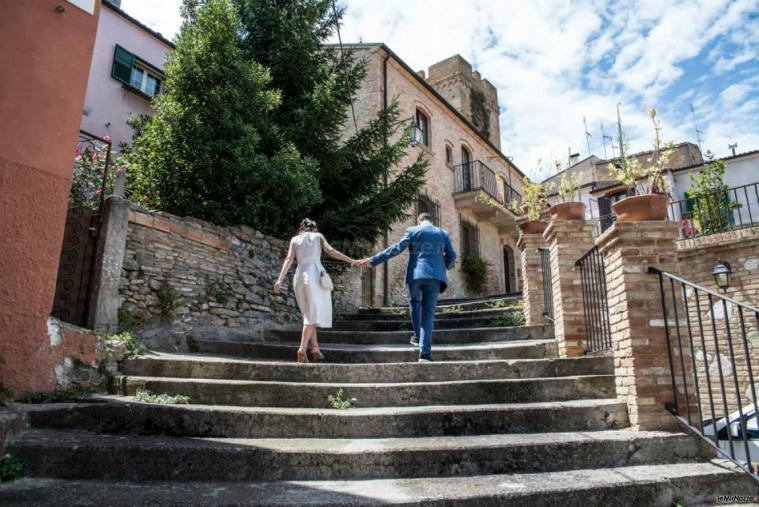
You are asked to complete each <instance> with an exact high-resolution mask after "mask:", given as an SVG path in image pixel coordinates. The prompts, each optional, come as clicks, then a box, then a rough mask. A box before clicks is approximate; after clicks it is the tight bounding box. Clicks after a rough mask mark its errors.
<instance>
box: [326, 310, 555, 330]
mask: <svg viewBox="0 0 759 507" xmlns="http://www.w3.org/2000/svg"><path fill="white" fill-rule="evenodd" d="M513 322H514V319H512V318H511V317H509V316H508V315H507V314H506V312H499V313H498V314H496V315H493V316H482V317H467V318H455V319H438V318H436V319H435V331H440V330H443V329H470V328H483V327H504V326H507V325H509V326H510V325H514V324H513ZM332 329H333V330H336V331H411V329H413V328H412V326H411V319H409V318H408V317H401V318H396V319H377V320H368V319H342V320H336V321H334V322H333V323H332ZM552 332H553V331H552V330H551V333H552Z"/></svg>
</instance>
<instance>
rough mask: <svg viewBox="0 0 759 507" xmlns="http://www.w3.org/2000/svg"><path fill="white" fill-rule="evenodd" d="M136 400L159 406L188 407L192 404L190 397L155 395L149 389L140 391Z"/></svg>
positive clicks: (135, 396)
mask: <svg viewBox="0 0 759 507" xmlns="http://www.w3.org/2000/svg"><path fill="white" fill-rule="evenodd" d="M134 399H135V400H137V401H141V402H143V403H156V404H158V405H187V404H188V403H190V397H189V396H185V395H183V394H175V395H170V394H166V393H162V394H155V393H153V392H152V391H148V390H147V389H138V390H137V392H136V393H135V395H134Z"/></svg>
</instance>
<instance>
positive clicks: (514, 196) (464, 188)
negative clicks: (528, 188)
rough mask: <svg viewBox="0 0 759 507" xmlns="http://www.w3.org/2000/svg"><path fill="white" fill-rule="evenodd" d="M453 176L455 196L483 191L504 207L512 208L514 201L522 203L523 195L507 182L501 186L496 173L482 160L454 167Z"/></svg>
mask: <svg viewBox="0 0 759 507" xmlns="http://www.w3.org/2000/svg"><path fill="white" fill-rule="evenodd" d="M453 174H454V190H453V193H454V194H461V193H466V192H473V191H477V190H482V191H483V192H485V193H486V194H487V195H488V196H489V197H491V198H492V199H495V201H496V202H497V203H498V204H500V205H502V206H506V207H510V205H511V202H512V201H516V202H517V203H521V202H522V195H521V194H520V193H519V192H517V191H516V190H514V189H513V188H511V186H510V185H509V184H508V183H506V182H503V185H502V186H501V185H499V182H498V177H497V176H496V174H495V172H493V170H492V169H490V168H489V167H488V166H486V165H485V164H484V163H483V162H482V161H481V160H474V161H472V162H466V163H463V164H459V165H457V166H454V168H453Z"/></svg>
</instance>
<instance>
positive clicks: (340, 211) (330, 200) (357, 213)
mask: <svg viewBox="0 0 759 507" xmlns="http://www.w3.org/2000/svg"><path fill="white" fill-rule="evenodd" d="M234 1H235V3H236V4H237V5H238V8H239V14H240V19H241V21H242V24H243V27H244V32H243V47H244V48H245V51H246V53H247V55H248V56H249V58H250V59H251V60H253V61H256V62H258V63H260V64H262V65H264V66H265V67H267V68H268V69H270V72H271V85H272V86H273V87H274V88H276V89H278V90H279V91H280V92H281V94H282V103H281V104H280V106H279V107H278V108H277V109H276V110H275V111H273V112H272V115H271V120H272V122H274V123H275V124H276V128H277V131H278V132H279V133H281V135H283V136H284V137H285V138H286V139H287V140H289V141H291V142H292V143H293V144H295V146H297V147H298V149H299V150H300V152H301V153H302V154H303V155H304V156H308V157H311V158H313V159H315V160H316V161H317V163H318V173H317V174H318V179H319V187H320V189H321V191H322V196H323V200H322V202H321V203H320V204H318V205H317V206H315V207H314V208H313V210H312V216H313V218H315V219H317V220H318V221H319V224H320V227H321V229H322V230H323V231H324V232H325V233H326V234H328V236H329V237H330V238H335V239H342V240H350V241H362V242H373V241H374V240H376V239H377V237H378V236H379V234H381V233H382V232H383V231H385V230H387V229H388V228H389V227H390V226H391V225H392V224H393V223H394V222H396V221H398V220H399V219H400V218H402V217H403V216H404V212H405V211H406V210H407V208H408V207H409V205H411V204H412V203H413V201H414V199H415V197H416V194H417V192H418V190H419V189H420V188H421V187H422V185H423V184H424V175H425V172H426V169H427V162H426V160H425V159H424V158H423V156H422V155H421V154H420V156H419V157H418V158H417V159H416V160H415V161H414V162H413V163H412V164H411V165H409V166H408V167H399V164H400V163H401V161H402V159H403V158H404V156H405V154H406V151H407V149H408V147H409V145H410V141H411V137H410V135H409V134H408V133H404V134H403V135H398V132H397V131H398V129H399V128H401V127H400V126H399V121H398V120H399V119H400V115H399V111H398V107H397V105H395V104H392V105H391V107H389V108H388V109H387V110H385V111H381V112H380V113H379V115H378V116H377V118H376V119H375V120H374V121H372V122H371V123H370V124H369V125H367V126H365V127H364V128H362V129H361V130H359V131H358V132H355V130H354V129H353V125H352V124H350V126H349V129H350V130H353V131H354V134H353V135H352V136H351V137H350V138H348V139H347V140H343V139H342V135H343V131H344V127H345V123H346V119H347V118H349V110H350V109H349V108H350V106H351V101H352V100H354V99H355V98H356V95H357V92H358V90H359V87H360V86H361V83H362V81H363V79H364V76H365V63H364V62H363V61H362V60H360V59H357V58H354V56H353V55H352V54H350V52H346V54H343V53H341V52H340V51H338V50H337V49H335V48H334V47H332V48H329V47H325V43H326V41H327V40H328V39H329V38H330V37H331V36H332V34H333V33H334V32H335V30H336V29H337V26H338V23H339V22H340V19H341V18H342V14H343V11H342V10H341V9H336V8H335V7H334V3H333V2H332V0H287V1H283V0H234Z"/></svg>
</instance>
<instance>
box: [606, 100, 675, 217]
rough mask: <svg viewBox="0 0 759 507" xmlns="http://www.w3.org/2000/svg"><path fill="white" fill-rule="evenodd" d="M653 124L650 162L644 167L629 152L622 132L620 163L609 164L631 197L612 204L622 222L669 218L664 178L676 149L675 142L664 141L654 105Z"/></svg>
mask: <svg viewBox="0 0 759 507" xmlns="http://www.w3.org/2000/svg"><path fill="white" fill-rule="evenodd" d="M648 115H649V117H650V118H651V121H652V123H653V125H654V132H655V136H654V141H653V146H654V149H653V152H652V155H651V158H649V159H648V162H649V164H648V165H647V167H645V168H644V167H643V166H641V164H640V161H639V160H638V158H637V157H631V156H630V155H629V146H628V144H627V142H626V141H625V140H624V139H623V138H622V134H621V131H620V139H619V147H620V156H619V159H618V165H614V164H611V163H610V164H609V174H610V175H611V176H612V177H613V178H616V179H618V180H619V181H621V182H622V184H623V185H624V186H625V188H626V189H627V194H628V197H626V198H624V199H622V200H621V201H618V202H616V203H614V204H612V209H613V210H614V213H616V215H617V220H618V221H620V222H642V221H645V220H666V219H667V206H668V204H669V182H668V181H667V180H665V179H664V167H665V165H666V164H667V162H668V161H669V157H670V156H671V155H672V153H673V152H674V151H675V146H674V143H673V142H672V141H668V142H667V143H662V141H661V123H660V122H659V120H658V118H657V113H656V109H655V108H651V109H649V111H648Z"/></svg>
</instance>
